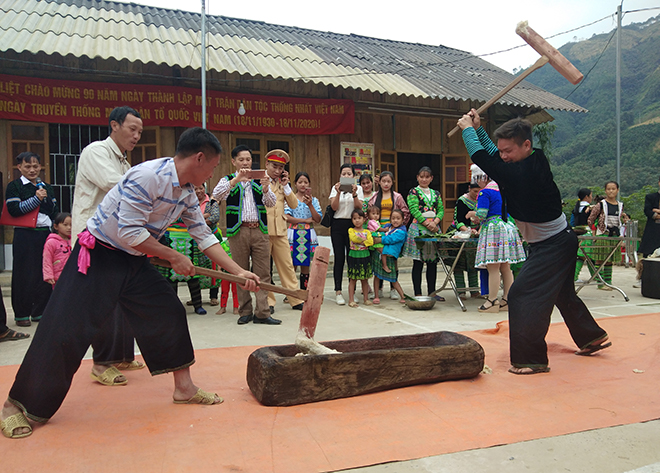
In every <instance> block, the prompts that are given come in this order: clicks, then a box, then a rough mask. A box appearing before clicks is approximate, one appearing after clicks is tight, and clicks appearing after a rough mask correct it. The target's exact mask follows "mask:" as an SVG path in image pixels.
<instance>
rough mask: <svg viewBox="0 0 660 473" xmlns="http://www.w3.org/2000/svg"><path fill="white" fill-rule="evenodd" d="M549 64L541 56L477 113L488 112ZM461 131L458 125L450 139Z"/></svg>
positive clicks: (451, 132)
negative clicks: (534, 73) (496, 103)
mask: <svg viewBox="0 0 660 473" xmlns="http://www.w3.org/2000/svg"><path fill="white" fill-rule="evenodd" d="M547 63H548V58H547V57H546V56H541V57H540V58H539V59H538V60H537V61H536V62H535V63H534V64H532V66H531V67H530V68H529V69H527V70H526V71H525V72H523V73H522V74H520V75H519V76H518V77H516V78H515V79H514V80H513V81H511V83H510V84H509V85H507V86H506V87H504V88H503V89H502V90H500V91H499V92H498V93H497V94H495V96H494V97H493V98H492V99H490V100H489V101H488V102H486V103H485V104H483V105H482V106H481V107H479V108H478V109H477V113H478V114H479V115H481V114H482V113H483V112H485V111H486V110H488V109H489V108H490V106H491V105H493V104H494V103H495V102H497V101H498V100H499V99H501V98H502V97H504V96H505V95H506V94H507V93H508V92H509V91H510V90H511V89H513V88H514V87H515V86H517V85H518V84H519V83H520V82H522V81H523V80H524V79H525V77H527V76H528V75H530V74H531V73H532V72H534V71H535V70H537V69H540V68H541V67H543V66H544V65H546V64H547ZM458 130H459V128H458V125H456V126H455V127H454V128H453V129H452V130H451V131H450V132H449V133H447V136H449V137H450V138H451V137H452V136H454V133H456V132H457V131H458Z"/></svg>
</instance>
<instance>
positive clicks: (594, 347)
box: [575, 335, 612, 356]
mask: <svg viewBox="0 0 660 473" xmlns="http://www.w3.org/2000/svg"><path fill="white" fill-rule="evenodd" d="M608 338H609V337H608V336H607V335H603V336H602V337H600V338H598V339H596V340H594V341H593V342H591V343H588V344H587V345H585V346H583V347H582V348H580V349H579V350H578V351H576V352H575V354H576V355H580V356H591V355H593V354H594V353H596V352H597V351H600V350H602V349H604V348H607V347H611V346H612V342H608V341H607V340H608Z"/></svg>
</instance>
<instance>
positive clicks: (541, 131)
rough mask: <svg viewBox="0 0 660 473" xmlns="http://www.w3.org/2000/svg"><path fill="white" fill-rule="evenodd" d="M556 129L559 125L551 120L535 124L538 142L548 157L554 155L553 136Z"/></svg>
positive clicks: (535, 134)
mask: <svg viewBox="0 0 660 473" xmlns="http://www.w3.org/2000/svg"><path fill="white" fill-rule="evenodd" d="M556 129H557V125H555V124H554V123H551V122H545V123H540V124H538V125H534V129H533V133H534V139H535V141H536V144H537V146H540V147H541V149H542V150H543V153H544V154H545V155H546V156H547V157H548V159H549V158H550V157H551V156H552V137H553V135H554V134H555V130H556Z"/></svg>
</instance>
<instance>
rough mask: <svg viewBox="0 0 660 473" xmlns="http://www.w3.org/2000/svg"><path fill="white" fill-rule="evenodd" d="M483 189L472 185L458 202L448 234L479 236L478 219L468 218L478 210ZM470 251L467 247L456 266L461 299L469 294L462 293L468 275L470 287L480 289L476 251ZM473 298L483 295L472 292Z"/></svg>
mask: <svg viewBox="0 0 660 473" xmlns="http://www.w3.org/2000/svg"><path fill="white" fill-rule="evenodd" d="M480 190H481V187H480V186H479V184H477V183H476V182H474V183H472V182H471V183H470V184H469V187H468V192H466V193H465V194H463V195H462V196H460V197H459V198H458V200H457V201H456V206H455V207H454V221H453V222H452V223H451V225H450V226H449V228H448V229H447V234H450V233H453V232H461V233H465V234H468V233H469V235H470V238H476V237H478V236H479V226H480V225H479V222H478V220H477V219H476V218H474V219H470V218H468V217H467V214H468V212H470V211H476V210H477V198H478V197H479V191H480ZM470 248H472V249H470V250H469V251H468V249H467V247H466V248H465V249H464V251H463V252H462V253H461V257H460V258H459V260H458V261H457V262H456V266H454V280H455V281H456V288H457V289H458V290H459V292H461V293H462V295H461V297H464V296H466V295H467V292H463V291H460V290H461V289H463V288H465V287H466V286H465V275H464V273H465V272H467V274H468V286H469V287H479V271H478V270H477V268H475V267H474V261H475V251H474V249H473V248H474V247H470ZM471 296H472V297H480V296H481V294H480V293H479V291H477V290H473V291H471Z"/></svg>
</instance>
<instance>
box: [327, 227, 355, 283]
mask: <svg viewBox="0 0 660 473" xmlns="http://www.w3.org/2000/svg"><path fill="white" fill-rule="evenodd" d="M352 226H353V222H352V221H351V219H350V218H335V219H333V220H332V226H331V227H330V239H331V240H332V251H333V253H334V255H335V265H334V267H333V268H332V275H333V276H334V279H335V291H341V285H342V281H343V280H344V264H345V263H346V255H347V254H348V248H349V246H350V240H349V239H348V229H349V228H351V227H352Z"/></svg>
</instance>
